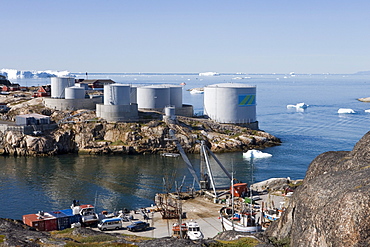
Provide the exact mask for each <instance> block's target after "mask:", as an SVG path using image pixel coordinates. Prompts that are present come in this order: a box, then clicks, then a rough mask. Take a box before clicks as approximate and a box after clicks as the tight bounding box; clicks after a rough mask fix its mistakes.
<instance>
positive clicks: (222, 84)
mask: <svg viewBox="0 0 370 247" xmlns="http://www.w3.org/2000/svg"><path fill="white" fill-rule="evenodd" d="M207 87H225V88H249V87H256V86H253V85H247V84H242V83H231V82H229V83H218V84H213V85H208V86H207Z"/></svg>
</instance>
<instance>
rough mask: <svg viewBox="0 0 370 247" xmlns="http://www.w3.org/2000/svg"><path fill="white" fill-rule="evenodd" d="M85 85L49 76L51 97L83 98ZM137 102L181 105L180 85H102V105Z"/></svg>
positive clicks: (153, 105)
mask: <svg viewBox="0 0 370 247" xmlns="http://www.w3.org/2000/svg"><path fill="white" fill-rule="evenodd" d="M85 95H86V91H85V87H83V86H81V85H80V84H75V80H74V78H69V77H53V78H51V98H56V99H83V98H85ZM131 103H137V104H138V106H139V108H144V109H163V108H164V107H165V106H167V105H172V106H175V107H177V108H180V107H182V87H181V86H177V85H153V86H143V87H132V86H130V85H124V84H118V83H115V84H107V85H105V86H104V105H130V104H131Z"/></svg>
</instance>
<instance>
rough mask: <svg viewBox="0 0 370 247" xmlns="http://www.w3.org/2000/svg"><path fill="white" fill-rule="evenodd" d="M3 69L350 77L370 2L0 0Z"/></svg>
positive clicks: (368, 28) (362, 58) (363, 57)
mask: <svg viewBox="0 0 370 247" xmlns="http://www.w3.org/2000/svg"><path fill="white" fill-rule="evenodd" d="M0 3H1V14H0V23H1V25H0V26H1V29H0V30H1V39H0V45H1V46H0V47H1V50H0V51H1V53H0V57H1V59H0V69H1V68H14V69H19V70H46V69H52V70H69V71H71V72H85V71H88V72H205V71H216V72H245V73H289V72H292V71H294V72H296V73H355V72H357V71H366V70H370V15H369V14H368V13H369V10H370V1H367V0H360V1H356V0H355V1H343V0H337V1H334V0H331V1H327V0H322V1H316V0H313V1H293V0H291V1H290V0H289V1H287V0H279V1H278V0H255V1H249V0H244V1H234V0H229V1H226V0H223V1H219V0H213V1H211V0H209V1H202V0H197V1H195V0H187V1H176V0H168V1H167V0H156V1H151V0H147V1H144V0H132V1H126V0H105V1H97V0H89V1H87V0H74V1H72V0H63V1H51V0H48V1H47V0H0Z"/></svg>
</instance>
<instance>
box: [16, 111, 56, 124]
mask: <svg viewBox="0 0 370 247" xmlns="http://www.w3.org/2000/svg"><path fill="white" fill-rule="evenodd" d="M15 124H16V125H41V124H50V117H49V116H45V115H41V114H37V113H31V114H25V115H17V116H15Z"/></svg>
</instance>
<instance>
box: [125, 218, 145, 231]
mask: <svg viewBox="0 0 370 247" xmlns="http://www.w3.org/2000/svg"><path fill="white" fill-rule="evenodd" d="M148 227H149V223H146V222H144V221H136V222H133V223H132V224H131V225H129V226H127V230H129V231H132V232H136V231H142V230H146V229H147V228H148Z"/></svg>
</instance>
